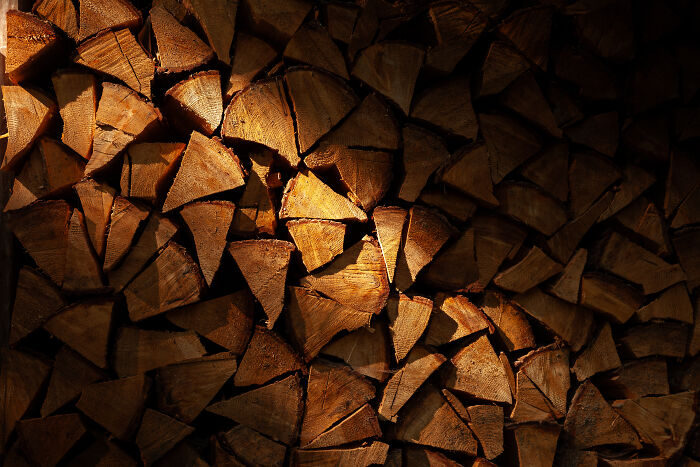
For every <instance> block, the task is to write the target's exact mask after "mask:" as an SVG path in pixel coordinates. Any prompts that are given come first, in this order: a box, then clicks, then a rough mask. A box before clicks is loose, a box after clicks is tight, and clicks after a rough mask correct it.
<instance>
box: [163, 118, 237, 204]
mask: <svg viewBox="0 0 700 467" xmlns="http://www.w3.org/2000/svg"><path fill="white" fill-rule="evenodd" d="M244 184H245V172H244V170H243V167H242V166H241V163H240V161H239V160H238V156H236V154H234V152H233V151H232V150H231V149H229V148H227V147H226V146H224V145H223V144H222V143H221V142H220V141H218V139H211V138H207V137H206V136H204V135H203V134H201V133H198V132H196V131H193V132H192V135H191V136H190V140H189V142H188V143H187V148H186V149H185V153H184V154H183V155H182V162H181V163H180V168H179V170H178V171H177V175H176V176H175V180H174V181H173V184H172V186H171V187H170V191H168V196H167V197H166V198H165V203H163V212H168V211H171V210H173V209H175V208H178V207H180V206H182V205H183V204H186V203H189V202H190V201H194V200H196V199H199V198H203V197H205V196H209V195H212V194H215V193H221V192H222V191H227V190H232V189H234V188H238V187H239V186H242V185H244Z"/></svg>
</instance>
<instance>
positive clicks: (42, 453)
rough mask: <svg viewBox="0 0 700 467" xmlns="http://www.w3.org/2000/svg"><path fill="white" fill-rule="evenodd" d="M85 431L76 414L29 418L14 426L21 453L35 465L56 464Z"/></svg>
mask: <svg viewBox="0 0 700 467" xmlns="http://www.w3.org/2000/svg"><path fill="white" fill-rule="evenodd" d="M86 431H87V430H86V429H85V426H84V425H83V423H82V421H81V420H80V415H78V414H76V413H70V414H64V415H54V416H52V417H46V418H31V419H29V420H22V421H20V422H19V423H18V424H17V435H18V438H19V441H18V442H19V443H20V445H21V446H22V452H24V454H25V455H26V456H27V457H28V458H29V459H31V461H32V462H33V463H35V464H36V465H56V464H57V463H58V462H59V461H60V460H61V459H63V458H64V456H65V455H66V454H67V453H68V451H70V450H71V448H72V447H73V446H74V445H75V444H76V443H77V442H78V441H79V440H80V438H82V437H83V435H84V434H85V433H86Z"/></svg>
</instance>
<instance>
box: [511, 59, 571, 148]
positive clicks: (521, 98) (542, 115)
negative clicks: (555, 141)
mask: <svg viewBox="0 0 700 467" xmlns="http://www.w3.org/2000/svg"><path fill="white" fill-rule="evenodd" d="M501 102H502V103H503V105H505V106H506V107H508V108H509V109H511V110H513V111H515V112H516V113H517V114H519V115H520V116H522V117H523V118H525V119H526V120H528V121H529V122H532V123H534V124H535V125H537V126H538V127H540V128H542V129H543V130H545V131H546V132H547V133H549V134H550V135H552V136H554V137H555V138H561V136H562V131H561V130H560V129H559V127H558V126H557V122H556V120H555V118H554V114H553V113H552V109H551V108H550V106H549V103H548V102H547V100H546V98H545V97H544V94H543V93H542V90H541V89H540V87H539V85H538V84H537V81H536V80H535V77H534V75H533V74H532V73H531V72H526V73H525V74H523V75H522V76H520V77H519V78H518V79H517V80H516V81H515V82H514V83H513V84H511V85H510V86H508V88H507V89H506V90H505V92H504V93H503V94H502V95H501Z"/></svg>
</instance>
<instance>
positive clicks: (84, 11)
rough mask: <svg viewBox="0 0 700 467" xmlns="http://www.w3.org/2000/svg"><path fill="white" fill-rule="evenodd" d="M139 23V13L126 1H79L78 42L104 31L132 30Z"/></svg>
mask: <svg viewBox="0 0 700 467" xmlns="http://www.w3.org/2000/svg"><path fill="white" fill-rule="evenodd" d="M140 23H141V13H140V12H139V11H138V10H137V9H136V8H134V6H133V5H132V4H131V3H130V2H129V1H128V0H117V1H116V2H113V3H112V2H107V1H106V0H80V22H79V24H80V31H79V33H78V41H79V42H82V41H83V40H85V39H87V38H88V37H90V36H93V35H95V34H97V33H98V32H100V31H104V30H106V29H120V28H134V27H136V26H138V25H139V24H140Z"/></svg>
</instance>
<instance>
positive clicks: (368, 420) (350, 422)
mask: <svg viewBox="0 0 700 467" xmlns="http://www.w3.org/2000/svg"><path fill="white" fill-rule="evenodd" d="M381 435H382V431H381V429H380V428H379V422H378V421H377V416H376V414H375V413H374V409H373V408H372V407H371V406H370V405H369V404H365V405H363V406H362V407H360V408H359V409H357V410H356V411H355V412H353V413H352V414H350V415H348V416H347V417H346V418H345V419H344V420H341V421H340V422H338V424H337V425H335V426H333V427H331V428H329V429H328V430H326V431H325V432H324V433H322V434H320V435H318V437H316V439H314V440H313V441H312V442H310V443H309V444H307V445H306V446H304V448H306V449H318V448H327V447H332V446H339V445H343V444H349V443H352V442H354V441H361V440H364V439H367V438H374V437H378V436H381Z"/></svg>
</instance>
